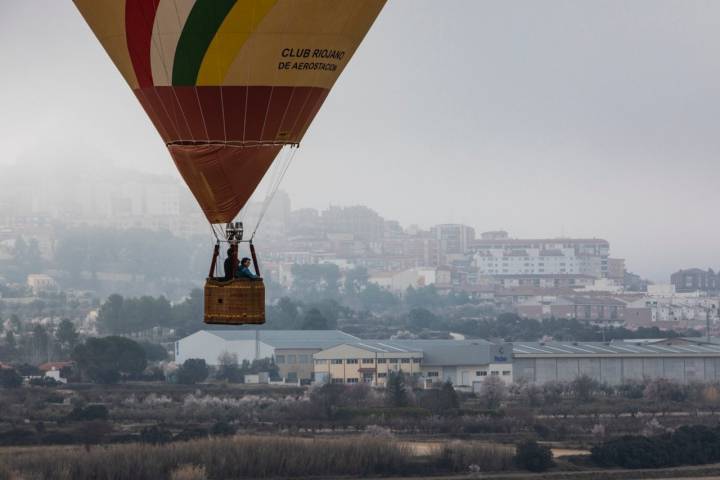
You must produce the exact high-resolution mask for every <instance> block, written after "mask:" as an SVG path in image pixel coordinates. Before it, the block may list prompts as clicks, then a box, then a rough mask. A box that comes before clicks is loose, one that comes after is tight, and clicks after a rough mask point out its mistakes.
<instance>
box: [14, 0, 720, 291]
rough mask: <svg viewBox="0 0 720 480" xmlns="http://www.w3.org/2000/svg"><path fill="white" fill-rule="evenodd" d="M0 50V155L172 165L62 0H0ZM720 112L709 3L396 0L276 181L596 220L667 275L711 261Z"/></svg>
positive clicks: (328, 193) (522, 227)
mask: <svg viewBox="0 0 720 480" xmlns="http://www.w3.org/2000/svg"><path fill="white" fill-rule="evenodd" d="M0 61H1V62H2V63H1V65H2V76H1V77H0V78H1V79H0V85H1V86H2V87H3V88H0V108H1V109H0V112H2V115H0V132H1V133H0V135H2V137H1V138H2V143H3V154H2V156H0V165H1V164H2V163H12V162H15V161H25V159H28V158H33V157H41V158H46V159H47V160H48V161H64V162H66V161H68V160H67V158H68V155H75V154H76V155H77V156H78V157H82V156H83V151H84V150H87V151H90V152H93V153H92V155H93V160H96V161H98V162H114V163H121V164H126V165H128V166H131V167H134V168H138V169H143V170H150V171H154V172H172V169H173V168H174V167H173V166H172V162H171V160H170V158H169V156H168V154H167V153H166V151H165V148H164V146H163V144H162V141H161V140H160V138H159V136H158V135H157V133H156V132H155V131H154V129H153V128H152V126H151V124H150V122H149V121H148V120H147V119H146V117H145V114H144V112H143V111H142V110H141V108H140V106H139V104H137V102H136V101H135V99H134V97H133V95H132V94H131V92H130V90H129V89H128V88H127V86H126V85H125V83H124V81H123V80H122V78H121V77H120V75H119V74H118V73H117V71H116V70H115V68H114V67H113V65H112V63H111V62H110V60H109V59H108V58H107V56H106V54H105V52H104V51H103V50H102V49H101V47H100V46H99V44H98V42H97V41H96V40H95V38H94V36H93V35H92V33H91V32H90V30H89V29H88V27H87V26H86V25H85V23H84V21H83V20H82V18H81V17H80V15H79V14H78V13H77V11H76V10H75V8H74V6H73V5H72V3H71V1H70V0H0ZM718 117H720V2H719V1H717V0H672V1H668V0H633V1H627V0H584V1H578V0H542V1H538V0H524V1H520V0H432V1H431V0H389V1H388V4H387V6H386V8H385V10H384V11H383V12H382V14H381V15H380V17H379V19H378V21H377V22H376V24H375V26H374V27H373V29H372V30H371V31H370V33H369V34H368V36H367V38H366V40H365V42H364V44H363V45H362V46H361V48H360V50H359V51H358V52H357V54H356V56H355V57H354V58H353V60H352V61H351V62H350V66H349V67H348V68H347V69H346V71H345V73H344V74H343V75H342V77H341V78H340V80H339V81H338V83H337V84H336V86H335V88H334V90H333V92H332V94H331V95H330V97H329V98H328V100H327V102H326V103H325V105H324V107H323V109H322V110H321V112H320V114H319V115H318V117H317V118H316V120H315V122H314V124H313V126H312V127H311V128H310V130H309V131H308V133H307V135H306V137H305V139H304V143H303V145H302V148H301V150H300V152H299V153H298V155H297V156H296V157H295V163H294V165H293V166H292V167H291V168H290V171H289V173H288V175H287V177H286V180H285V182H284V184H283V188H284V189H285V190H287V191H288V192H289V193H290V195H291V197H292V199H293V203H294V206H295V207H303V206H311V207H317V208H323V207H325V206H327V205H328V204H330V203H332V204H338V205H347V204H364V205H368V206H370V207H372V208H374V209H376V210H377V211H378V212H379V213H380V214H382V215H383V216H385V217H387V218H392V219H398V220H400V221H401V223H403V224H404V225H408V224H411V223H417V224H420V225H422V226H429V225H432V224H434V223H441V222H463V223H467V224H470V225H472V226H474V227H476V228H477V229H478V230H479V231H483V230H491V229H498V228H503V229H506V230H508V231H510V232H511V234H513V235H515V236H559V235H561V234H565V235H567V236H583V237H603V238H606V239H607V240H609V241H610V242H611V248H612V254H613V255H614V256H619V257H624V258H626V259H627V266H628V268H629V269H630V270H632V271H637V272H639V273H641V274H644V275H647V276H649V277H651V278H655V279H657V280H661V281H662V280H664V281H668V279H667V275H668V274H669V273H670V272H671V271H673V270H675V269H677V268H680V267H685V266H699V267H708V266H712V267H715V268H717V267H719V266H720V253H719V252H720V250H719V249H718V245H719V244H720V226H718V220H719V218H720V212H719V211H718V206H719V205H720V189H718V178H719V175H720V162H718V159H719V157H720V121H719V120H718ZM55 151H59V152H63V153H62V155H56V154H55V153H54V152H55ZM102 151H105V152H106V155H104V156H100V157H99V158H95V156H96V155H97V152H102ZM0 175H2V167H1V166H0Z"/></svg>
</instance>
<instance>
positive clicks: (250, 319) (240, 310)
mask: <svg viewBox="0 0 720 480" xmlns="http://www.w3.org/2000/svg"><path fill="white" fill-rule="evenodd" d="M205 323H210V324H223V325H246V324H251V325H258V324H261V323H265V284H264V283H263V281H262V280H261V279H257V280H251V279H245V278H236V279H234V280H230V281H227V282H223V281H219V280H215V279H211V278H208V279H207V280H206V281H205Z"/></svg>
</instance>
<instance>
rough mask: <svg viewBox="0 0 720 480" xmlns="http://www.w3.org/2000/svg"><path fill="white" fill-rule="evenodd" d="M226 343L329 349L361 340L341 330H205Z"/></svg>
mask: <svg viewBox="0 0 720 480" xmlns="http://www.w3.org/2000/svg"><path fill="white" fill-rule="evenodd" d="M203 331H204V332H206V333H209V334H211V335H215V336H216V337H219V338H221V339H223V340H225V341H226V342H238V341H243V340H255V333H256V332H257V339H258V340H259V341H261V342H263V343H265V344H267V345H270V346H272V347H275V348H328V347H331V346H333V345H339V344H341V343H353V342H357V341H359V340H360V339H359V338H358V337H356V336H354V335H350V334H349V333H345V332H341V331H340V330H203Z"/></svg>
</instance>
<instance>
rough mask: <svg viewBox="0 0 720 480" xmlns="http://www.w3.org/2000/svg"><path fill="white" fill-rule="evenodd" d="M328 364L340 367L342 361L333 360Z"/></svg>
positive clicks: (339, 359) (338, 359)
mask: <svg viewBox="0 0 720 480" xmlns="http://www.w3.org/2000/svg"><path fill="white" fill-rule="evenodd" d="M330 363H332V364H333V365H342V359H341V358H333V359H332V360H330Z"/></svg>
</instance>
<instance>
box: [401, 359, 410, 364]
mask: <svg viewBox="0 0 720 480" xmlns="http://www.w3.org/2000/svg"><path fill="white" fill-rule="evenodd" d="M400 363H410V359H409V358H403V359H401V360H400Z"/></svg>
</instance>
